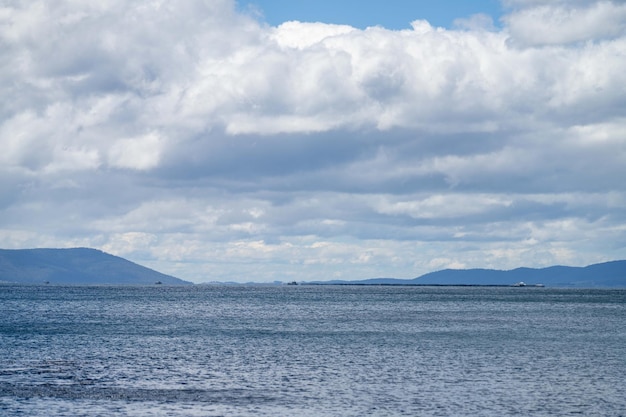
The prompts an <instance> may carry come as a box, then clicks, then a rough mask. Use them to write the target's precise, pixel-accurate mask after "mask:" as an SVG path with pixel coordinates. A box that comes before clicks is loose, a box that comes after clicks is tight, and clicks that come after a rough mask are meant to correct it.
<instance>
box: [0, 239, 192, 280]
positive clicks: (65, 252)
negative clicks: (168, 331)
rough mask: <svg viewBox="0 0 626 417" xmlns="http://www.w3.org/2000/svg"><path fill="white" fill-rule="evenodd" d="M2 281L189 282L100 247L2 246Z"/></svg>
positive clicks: (0, 278)
mask: <svg viewBox="0 0 626 417" xmlns="http://www.w3.org/2000/svg"><path fill="white" fill-rule="evenodd" d="M0 282H15V283H22V284H42V283H45V282H49V283H51V284H118V285H119V284H131V285H148V284H155V283H157V282H161V283H162V284H165V285H187V284H191V283H190V282H187V281H183V280H181V279H178V278H175V277H173V276H170V275H165V274H162V273H160V272H157V271H155V270H152V269H150V268H146V267H144V266H141V265H138V264H136V263H133V262H131V261H128V260H126V259H124V258H120V257H118V256H114V255H110V254H108V253H105V252H102V251H100V250H97V249H89V248H72V249H0Z"/></svg>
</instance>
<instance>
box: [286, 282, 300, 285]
mask: <svg viewBox="0 0 626 417" xmlns="http://www.w3.org/2000/svg"><path fill="white" fill-rule="evenodd" d="M287 285H298V283H297V282H296V281H291V282H288V283H287Z"/></svg>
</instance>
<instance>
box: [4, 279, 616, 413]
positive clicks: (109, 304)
mask: <svg viewBox="0 0 626 417" xmlns="http://www.w3.org/2000/svg"><path fill="white" fill-rule="evenodd" d="M0 307H1V314H0V415H2V416H51V415H53V416H98V415H102V416H115V415H119V416H126V415H127V416H220V415H224V416H231V415H236V416H253V415H254V416H263V415H266V416H362V415H381V416H384V415H411V416H413V415H420V416H450V415H471V416H506V415H533V416H542V415H584V416H593V415H597V416H626V394H625V392H626V377H625V375H626V291H624V290H561V289H559V290H557V289H549V288H495V287H494V288H481V287H379V286H372V287H362V286H284V287H226V286H224V287H220V286H193V287H180V288H179V287H166V286H154V287H81V286H76V287H61V286H59V287H57V286H12V285H1V286H0Z"/></svg>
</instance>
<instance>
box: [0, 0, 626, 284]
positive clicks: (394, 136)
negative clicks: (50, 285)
mask: <svg viewBox="0 0 626 417" xmlns="http://www.w3.org/2000/svg"><path fill="white" fill-rule="evenodd" d="M504 5H505V6H506V7H507V10H508V14H507V15H506V16H505V17H504V18H503V19H502V24H503V26H502V29H497V30H496V29H494V26H493V24H491V22H490V21H489V19H487V18H485V17H484V16H474V17H468V18H466V19H460V20H459V22H458V26H459V29H456V30H444V29H441V28H433V27H431V26H430V25H429V24H428V23H427V22H425V21H419V20H417V21H414V22H413V24H412V27H413V28H412V30H405V31H390V30H386V29H384V28H381V27H373V28H368V29H366V30H357V29H355V28H352V27H349V26H337V25H326V24H322V23H301V22H287V23H285V24H283V25H281V26H279V27H270V26H267V25H265V24H263V23H260V22H258V21H256V20H254V19H253V18H251V17H248V16H245V15H242V14H239V13H238V12H236V11H235V8H234V4H233V3H232V2H231V1H226V0H216V1H192V0H185V1H180V2H176V3H172V4H165V3H164V4H159V3H158V2H149V1H142V0H136V1H123V2H122V1H113V2H107V4H106V5H91V4H76V3H74V2H69V1H67V2H65V1H62V2H55V3H54V4H51V3H49V2H40V1H31V2H8V4H7V3H6V2H5V5H4V6H1V7H0V62H2V64H0V79H1V80H2V83H0V94H1V95H2V97H3V100H2V101H0V123H1V124H0V145H1V146H2V153H1V154H0V213H1V214H0V246H3V247H29V246H75V245H84V246H96V247H99V248H102V249H105V250H108V251H110V252H113V253H115V254H119V255H122V256H127V257H130V258H131V259H133V260H137V261H141V262H143V263H146V264H149V265H150V266H153V267H157V268H159V269H160V270H162V271H164V272H167V273H172V274H175V275H178V276H181V277H182V278H185V279H191V280H195V281H206V280H212V279H233V280H244V281H245V280H248V279H256V280H271V279H322V278H325V277H328V278H331V277H342V278H363V277H370V276H379V275H394V276H405V277H411V276H416V275H418V274H420V273H423V272H427V271H430V270H433V269H436V268H441V267H449V266H452V267H454V266H468V267H469V266H484V267H498V268H509V267H515V266H519V265H521V264H525V265H530V266H542V265H547V264H552V263H567V264H584V263H590V262H595V261H603V260H607V259H612V258H616V257H623V256H624V254H625V253H626V251H625V247H626V245H625V241H626V226H625V225H626V223H625V221H624V220H625V217H626V215H625V214H624V213H626V192H625V185H624V183H625V182H624V178H626V65H625V64H626V24H625V22H626V4H625V3H624V2H620V1H613V2H611V1H579V2H561V1H554V2H546V1H513V0H511V1H506V2H504Z"/></svg>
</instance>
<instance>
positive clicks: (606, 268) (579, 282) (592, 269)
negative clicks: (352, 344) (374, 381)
mask: <svg viewBox="0 0 626 417" xmlns="http://www.w3.org/2000/svg"><path fill="white" fill-rule="evenodd" d="M315 284H346V285H347V284H352V285H516V284H517V285H545V286H546V287H572V288H596V287H603V288H620V287H621V288H626V261H612V262H605V263H600V264H594V265H589V266H585V267H572V266H551V267H548V268H541V269H534V268H517V269H513V270H509V271H499V270H494V269H445V270H442V271H437V272H431V273H428V274H425V275H422V276H420V277H418V278H414V279H397V278H373V279H366V280H361V281H320V282H316V283H315Z"/></svg>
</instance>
